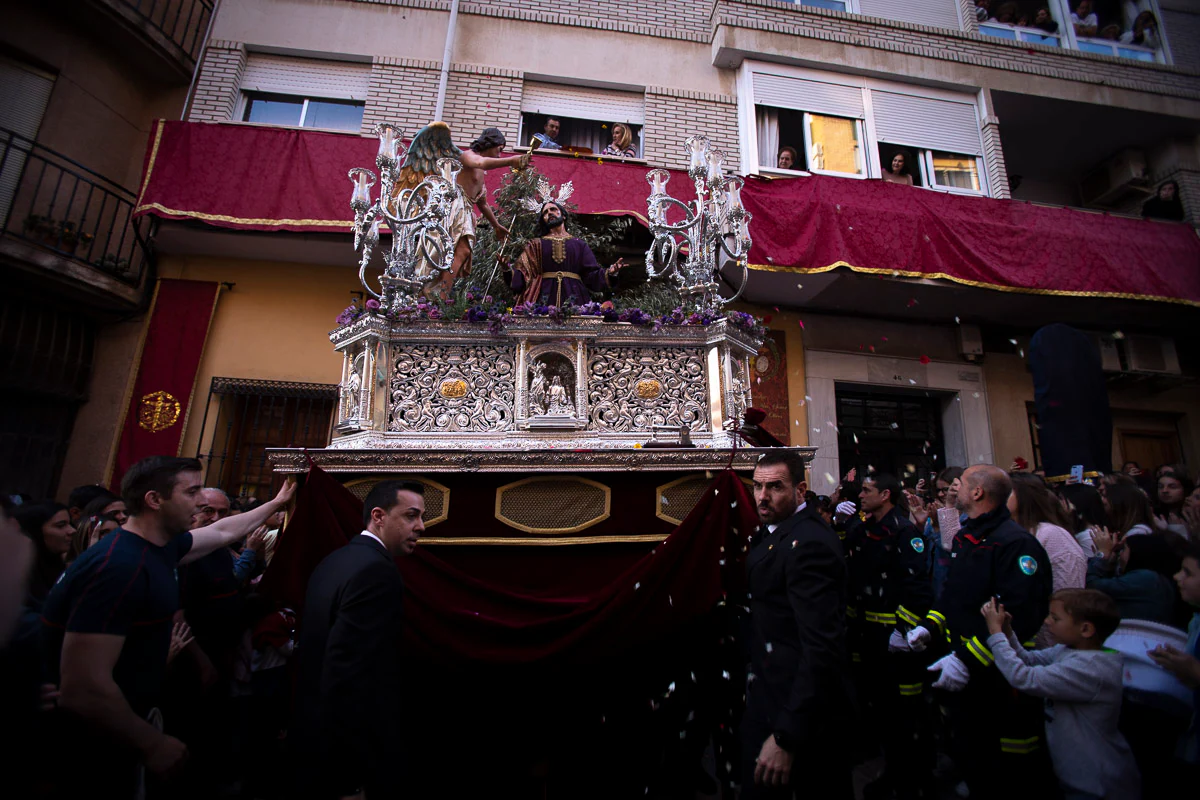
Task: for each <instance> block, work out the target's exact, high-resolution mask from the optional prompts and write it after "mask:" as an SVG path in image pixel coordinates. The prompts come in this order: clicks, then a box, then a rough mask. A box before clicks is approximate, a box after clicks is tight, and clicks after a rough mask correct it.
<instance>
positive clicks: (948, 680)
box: [929, 653, 971, 692]
mask: <svg viewBox="0 0 1200 800" xmlns="http://www.w3.org/2000/svg"><path fill="white" fill-rule="evenodd" d="M929 671H930V672H940V673H941V676H940V677H939V678H938V679H937V680H936V681H934V682H933V688H935V689H945V690H946V691H948V692H961V691H962V690H963V689H964V688H965V687H966V685H967V681H968V680H970V679H971V673H970V672H969V671H968V670H967V665H966V664H964V663H963V662H962V661H960V660H959V658H958V656H956V655H955V654H954V653H951V654H950V655H948V656H943V657H942V658H939V659H938V660H937V661H935V662H933V664H932V665H931V666H930V667H929Z"/></svg>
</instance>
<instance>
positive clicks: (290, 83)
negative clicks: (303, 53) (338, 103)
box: [242, 53, 371, 102]
mask: <svg viewBox="0 0 1200 800" xmlns="http://www.w3.org/2000/svg"><path fill="white" fill-rule="evenodd" d="M370 86H371V66H370V65H369V64H355V63H352V62H348V61H323V60H319V59H315V58H289V57H287V56H271V55H266V54H264V53H251V54H250V55H249V57H248V58H247V59H246V71H245V72H244V73H243V74H242V91H244V92H268V93H271V94H290V95H296V96H299V97H313V98H328V99H330V100H360V101H364V102H365V101H366V99H367V92H368V91H369V90H370Z"/></svg>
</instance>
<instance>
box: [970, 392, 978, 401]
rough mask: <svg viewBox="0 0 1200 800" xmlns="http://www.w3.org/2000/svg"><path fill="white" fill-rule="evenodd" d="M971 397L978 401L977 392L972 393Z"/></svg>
mask: <svg viewBox="0 0 1200 800" xmlns="http://www.w3.org/2000/svg"><path fill="white" fill-rule="evenodd" d="M971 397H974V398H975V399H976V400H978V399H979V392H973V393H972V394H971Z"/></svg>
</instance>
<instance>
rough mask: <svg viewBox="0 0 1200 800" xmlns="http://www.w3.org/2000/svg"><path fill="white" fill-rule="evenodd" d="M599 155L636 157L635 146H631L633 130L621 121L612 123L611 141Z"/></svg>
mask: <svg viewBox="0 0 1200 800" xmlns="http://www.w3.org/2000/svg"><path fill="white" fill-rule="evenodd" d="M600 155H604V156H620V157H622V158H637V148H636V147H634V146H633V131H632V130H631V129H630V127H629V126H628V125H625V124H624V123H621V122H616V123H613V126H612V141H611V142H609V144H608V147H605V148H604V150H603V151H601V153H600Z"/></svg>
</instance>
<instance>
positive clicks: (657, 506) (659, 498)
mask: <svg viewBox="0 0 1200 800" xmlns="http://www.w3.org/2000/svg"><path fill="white" fill-rule="evenodd" d="M738 477H741V476H740V475H739V476H738ZM695 480H699V481H703V482H704V491H702V492H701V493H700V497H698V498H697V499H696V502H697V503H699V502H700V501H701V500H703V499H704V495H705V494H706V493H707V492H708V487H709V486H710V485H712V479H711V478H706V477H704V476H703V475H701V474H699V473H696V474H693V475H684V476H683V477H682V478H676V479H675V480H673V481H669V482H668V483H664V484H662V485H660V486H658V487H656V488H655V490H654V516H656V517H658V518H659V519H661V520H662V521H663V522H669V523H670V524H672V525H676V526H678V525H682V524H683V518H681V517H677V516H675V512H676V511H678V509H675V508H672V509H670V510H669V511H668V510H664V509H663V492H665V491H666V490H668V489H673V488H675V487H676V486H679V485H680V484H683V483H687V482H688V481H695ZM742 483H743V484H744V485H745V486H746V488H747V489H753V487H754V482H753V481H751V480H749V479H747V478H742ZM695 507H696V506H695V505H693V506H692V508H689V509H687V510H686V511H684V512H683V517H687V515H688V514H690V513H692V509H693V508H695Z"/></svg>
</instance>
